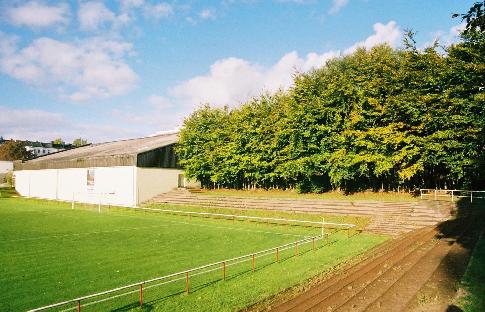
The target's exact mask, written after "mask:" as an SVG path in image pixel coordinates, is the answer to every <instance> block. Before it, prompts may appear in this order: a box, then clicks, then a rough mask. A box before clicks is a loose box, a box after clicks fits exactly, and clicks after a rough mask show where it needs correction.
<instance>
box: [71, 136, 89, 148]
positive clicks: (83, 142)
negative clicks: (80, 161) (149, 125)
mask: <svg viewBox="0 0 485 312" xmlns="http://www.w3.org/2000/svg"><path fill="white" fill-rule="evenodd" d="M86 144H88V140H86V139H83V138H77V139H75V140H74V141H72V145H74V146H75V147H80V146H83V145H86Z"/></svg>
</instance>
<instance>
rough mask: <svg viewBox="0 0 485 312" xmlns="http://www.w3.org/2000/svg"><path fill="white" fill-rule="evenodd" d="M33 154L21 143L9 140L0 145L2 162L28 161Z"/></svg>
mask: <svg viewBox="0 0 485 312" xmlns="http://www.w3.org/2000/svg"><path fill="white" fill-rule="evenodd" d="M30 158H32V154H31V153H30V152H28V151H27V150H26V149H25V145H24V143H23V142H21V141H14V140H8V141H5V142H4V143H3V144H1V145H0V160H26V159H30Z"/></svg>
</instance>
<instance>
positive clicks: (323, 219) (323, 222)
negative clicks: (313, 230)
mask: <svg viewBox="0 0 485 312" xmlns="http://www.w3.org/2000/svg"><path fill="white" fill-rule="evenodd" d="M324 225H325V218H323V217H322V237H323V226H324Z"/></svg>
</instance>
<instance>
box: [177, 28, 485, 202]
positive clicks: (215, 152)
mask: <svg viewBox="0 0 485 312" xmlns="http://www.w3.org/2000/svg"><path fill="white" fill-rule="evenodd" d="M407 39H408V40H407V41H406V42H407V43H408V44H407V46H406V48H403V49H393V48H391V47H389V46H386V45H382V46H377V47H374V48H372V49H371V50H364V49H360V50H358V51H356V52H355V53H353V54H352V55H348V56H344V57H341V58H338V59H334V60H331V61H329V62H328V63H327V64H326V66H324V67H322V68H320V69H317V70H314V71H312V72H309V73H302V74H298V75H296V76H295V79H294V86H293V87H292V88H291V89H290V90H288V91H285V92H279V93H276V94H264V95H261V96H260V97H258V98H255V99H253V100H251V101H249V102H247V103H245V104H243V105H242V106H240V107H237V108H234V109H229V108H227V107H225V108H216V107H211V106H210V105H204V106H202V107H200V108H199V109H197V110H196V111H194V112H193V113H192V114H191V115H190V116H189V117H188V118H186V120H185V122H184V127H183V129H182V130H181V133H180V142H179V146H178V155H179V157H180V164H181V165H182V166H183V167H184V168H185V172H186V175H187V176H189V177H192V178H197V179H198V180H200V181H201V182H202V183H203V185H204V186H206V187H214V186H223V187H230V188H248V187H261V188H272V187H278V188H294V187H296V188H297V189H299V190H300V191H303V192H307V191H314V192H320V191H326V190H329V189H335V188H339V189H344V190H347V191H355V190H362V189H376V190H377V189H386V190H397V189H398V188H401V189H403V188H404V189H413V188H416V187H440V188H442V187H448V188H451V187H453V188H467V189H470V188H472V189H485V157H484V154H485V131H484V129H485V127H484V126H485V36H484V34H483V32H479V33H473V34H470V35H468V36H466V37H464V38H463V41H462V42H460V43H459V44H456V45H452V46H450V47H447V48H446V49H442V48H439V47H438V46H437V45H435V46H434V47H431V48H428V49H426V50H424V51H421V50H418V49H416V48H415V47H414V46H413V44H409V42H411V43H412V40H410V39H412V37H407Z"/></svg>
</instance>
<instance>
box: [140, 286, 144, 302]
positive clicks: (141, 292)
mask: <svg viewBox="0 0 485 312" xmlns="http://www.w3.org/2000/svg"><path fill="white" fill-rule="evenodd" d="M140 307H143V284H140Z"/></svg>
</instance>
